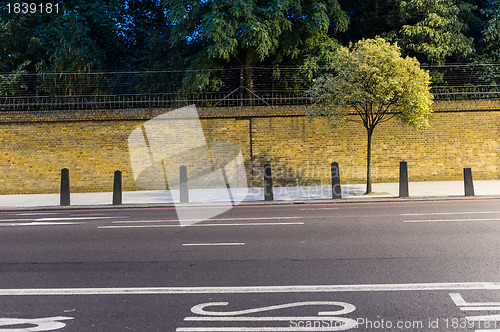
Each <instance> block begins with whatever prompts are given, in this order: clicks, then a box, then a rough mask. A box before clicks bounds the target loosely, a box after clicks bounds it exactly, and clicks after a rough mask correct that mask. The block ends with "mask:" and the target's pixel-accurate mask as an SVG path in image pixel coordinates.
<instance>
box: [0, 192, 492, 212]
mask: <svg viewBox="0 0 500 332" xmlns="http://www.w3.org/2000/svg"><path fill="white" fill-rule="evenodd" d="M494 199H500V195H498V196H414V197H407V198H400V197H373V198H370V197H359V198H339V199H315V200H314V199H313V200H285V201H278V200H275V201H252V202H241V203H240V204H237V205H235V207H248V206H275V205H283V206H286V205H306V204H307V205H315V204H317V205H322V204H367V203H407V202H434V201H463V200H467V201H471V200H472V201H474V200H494ZM218 205H222V204H221V203H216V202H215V203H196V202H193V203H184V204H177V206H176V205H174V204H173V203H149V204H133V203H132V204H121V205H112V204H102V205H70V206H58V205H54V206H34V207H12V208H0V212H16V211H53V210H62V211H64V210H110V209H114V210H120V209H155V208H156V209H159V208H176V207H207V206H218ZM224 205H225V204H224Z"/></svg>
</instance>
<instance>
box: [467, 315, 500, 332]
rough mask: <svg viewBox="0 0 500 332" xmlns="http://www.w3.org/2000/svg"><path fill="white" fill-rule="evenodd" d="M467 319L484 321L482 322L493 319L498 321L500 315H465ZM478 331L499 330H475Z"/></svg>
mask: <svg viewBox="0 0 500 332" xmlns="http://www.w3.org/2000/svg"><path fill="white" fill-rule="evenodd" d="M465 319H467V320H472V321H477V322H478V321H484V322H493V321H500V315H488V316H473V317H465ZM478 331H500V330H476V332H478Z"/></svg>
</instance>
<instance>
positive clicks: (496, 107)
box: [0, 100, 500, 123]
mask: <svg viewBox="0 0 500 332" xmlns="http://www.w3.org/2000/svg"><path fill="white" fill-rule="evenodd" d="M307 108H308V106H255V107H252V106H243V107H213V108H199V109H198V113H199V115H200V118H249V117H275V116H303V115H305V112H306V110H307ZM432 108H433V110H434V112H472V111H477V112H489V111H500V100H472V101H470V100H469V101H437V102H434V103H433V104H432ZM168 110H170V109H167V108H157V109H127V110H90V111H89V110H68V111H37V112H28V111H26V112H5V111H4V112H2V111H0V123H19V122H65V121H105V120H145V121H146V120H149V119H151V118H153V117H155V116H157V115H160V114H163V113H165V112H167V111H168Z"/></svg>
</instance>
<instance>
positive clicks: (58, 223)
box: [0, 221, 85, 227]
mask: <svg viewBox="0 0 500 332" xmlns="http://www.w3.org/2000/svg"><path fill="white" fill-rule="evenodd" d="M81 224H85V223H84V222H36V221H34V222H13V223H5V224H3V223H0V227H15V226H59V225H81Z"/></svg>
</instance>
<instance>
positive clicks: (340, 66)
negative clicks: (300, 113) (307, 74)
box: [307, 37, 433, 194]
mask: <svg viewBox="0 0 500 332" xmlns="http://www.w3.org/2000/svg"><path fill="white" fill-rule="evenodd" d="M333 67H334V69H335V71H336V73H337V74H336V75H332V74H327V75H324V76H321V77H319V78H318V79H316V80H315V82H314V83H313V85H312V87H311V88H310V89H309V90H308V92H307V93H308V95H309V97H310V100H311V102H312V103H313V107H312V108H311V110H310V111H308V116H310V117H321V118H327V119H329V120H330V121H331V122H332V123H333V124H334V125H339V124H342V123H343V122H345V121H354V122H358V123H361V124H362V125H363V126H364V127H365V128H366V132H367V155H366V166H367V167H366V193H367V194H369V193H370V192H371V191H372V188H371V146H372V135H373V132H374V130H375V127H376V126H377V125H378V124H379V123H383V122H387V121H389V120H390V119H392V118H393V117H395V116H399V118H400V119H401V120H402V122H403V123H404V124H407V125H410V126H412V127H414V128H416V129H423V128H426V127H427V126H428V125H429V123H428V116H429V114H430V113H431V109H430V106H431V104H432V100H433V96H432V94H431V93H430V76H429V73H428V72H427V71H425V70H422V69H421V68H420V64H419V62H418V61H417V60H416V59H415V58H410V57H406V58H403V57H402V56H401V51H400V48H399V47H398V46H397V45H395V44H390V43H389V42H387V41H385V40H384V39H382V38H380V37H378V38H375V39H363V40H360V41H358V42H357V43H356V44H354V45H352V44H351V45H350V48H342V49H340V50H339V52H338V53H337V55H336V57H335V62H334V63H333ZM350 109H352V110H353V111H354V113H355V114H356V115H357V117H355V118H353V117H350V116H349V112H350Z"/></svg>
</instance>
